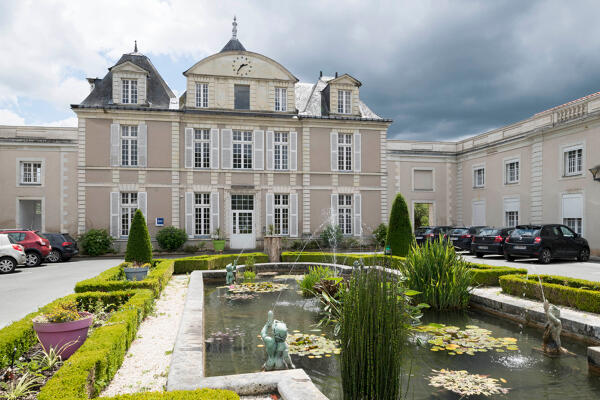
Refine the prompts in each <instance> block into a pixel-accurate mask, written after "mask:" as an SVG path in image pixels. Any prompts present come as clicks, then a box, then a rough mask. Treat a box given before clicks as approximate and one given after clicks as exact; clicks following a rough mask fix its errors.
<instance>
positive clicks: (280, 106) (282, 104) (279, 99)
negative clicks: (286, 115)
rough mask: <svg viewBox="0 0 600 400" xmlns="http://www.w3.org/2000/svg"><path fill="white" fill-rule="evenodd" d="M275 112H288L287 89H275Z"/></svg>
mask: <svg viewBox="0 0 600 400" xmlns="http://www.w3.org/2000/svg"><path fill="white" fill-rule="evenodd" d="M275 111H282V112H283V111H287V88H284V87H276V88H275Z"/></svg>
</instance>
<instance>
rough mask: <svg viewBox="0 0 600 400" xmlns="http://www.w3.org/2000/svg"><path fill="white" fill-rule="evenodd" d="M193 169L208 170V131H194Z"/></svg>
mask: <svg viewBox="0 0 600 400" xmlns="http://www.w3.org/2000/svg"><path fill="white" fill-rule="evenodd" d="M194 168H210V129H194Z"/></svg>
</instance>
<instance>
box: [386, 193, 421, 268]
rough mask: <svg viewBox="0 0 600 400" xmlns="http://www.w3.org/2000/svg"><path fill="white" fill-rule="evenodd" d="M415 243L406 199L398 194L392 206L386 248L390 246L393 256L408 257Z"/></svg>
mask: <svg viewBox="0 0 600 400" xmlns="http://www.w3.org/2000/svg"><path fill="white" fill-rule="evenodd" d="M413 241H414V238H413V231H412V227H411V225H410V217H409V214H408V207H407V206H406V201H404V197H402V195H401V194H400V193H398V195H396V199H395V200H394V204H393V205H392V212H391V214H390V222H389V224H388V233H387V238H386V242H385V243H386V246H389V247H390V248H391V249H392V254H393V255H395V256H400V257H406V255H407V254H408V251H409V250H410V246H411V244H412V243H413Z"/></svg>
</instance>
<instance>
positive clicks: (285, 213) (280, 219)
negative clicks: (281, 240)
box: [273, 193, 290, 236]
mask: <svg viewBox="0 0 600 400" xmlns="http://www.w3.org/2000/svg"><path fill="white" fill-rule="evenodd" d="M273 234H274V235H276V236H289V234H290V195H289V194H288V193H277V194H274V195H273Z"/></svg>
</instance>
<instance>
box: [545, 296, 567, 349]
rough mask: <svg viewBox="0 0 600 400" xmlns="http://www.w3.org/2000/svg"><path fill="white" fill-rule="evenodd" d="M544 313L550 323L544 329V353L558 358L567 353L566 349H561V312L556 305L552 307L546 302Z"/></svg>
mask: <svg viewBox="0 0 600 400" xmlns="http://www.w3.org/2000/svg"><path fill="white" fill-rule="evenodd" d="M544 311H545V312H546V317H547V318H548V321H547V322H546V326H545V329H544V336H543V339H542V350H543V351H544V353H546V354H548V355H552V356H558V355H561V354H562V353H565V352H566V351H565V349H563V348H562V347H561V343H560V333H561V331H562V322H560V310H559V309H558V307H556V306H554V305H550V303H548V301H547V300H546V301H544Z"/></svg>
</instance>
